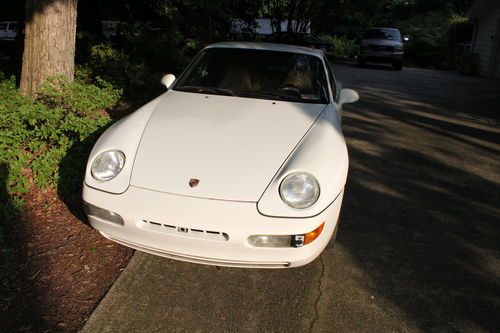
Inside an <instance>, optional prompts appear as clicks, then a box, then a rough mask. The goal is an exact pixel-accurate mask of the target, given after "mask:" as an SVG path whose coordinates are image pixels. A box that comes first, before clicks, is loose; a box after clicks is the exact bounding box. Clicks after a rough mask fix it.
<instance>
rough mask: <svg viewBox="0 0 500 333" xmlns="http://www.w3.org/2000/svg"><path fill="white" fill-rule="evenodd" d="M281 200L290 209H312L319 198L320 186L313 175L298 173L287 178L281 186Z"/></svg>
mask: <svg viewBox="0 0 500 333" xmlns="http://www.w3.org/2000/svg"><path fill="white" fill-rule="evenodd" d="M280 195H281V199H282V200H283V201H284V202H285V203H286V204H287V205H288V206H290V207H293V208H307V207H311V206H312V205H313V204H314V203H315V202H316V201H317V200H318V197H319V184H318V181H317V180H316V178H314V176H313V175H311V174H308V173H304V172H298V173H292V174H290V175H288V176H286V178H285V179H283V181H282V182H281V185H280Z"/></svg>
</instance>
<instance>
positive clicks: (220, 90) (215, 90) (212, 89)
mask: <svg viewBox="0 0 500 333" xmlns="http://www.w3.org/2000/svg"><path fill="white" fill-rule="evenodd" d="M175 90H179V91H192V92H197V93H207V94H216V95H226V96H236V95H235V94H234V92H233V91H232V90H229V89H224V88H215V87H204V86H182V87H176V88H175Z"/></svg>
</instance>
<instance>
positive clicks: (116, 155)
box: [91, 150, 125, 181]
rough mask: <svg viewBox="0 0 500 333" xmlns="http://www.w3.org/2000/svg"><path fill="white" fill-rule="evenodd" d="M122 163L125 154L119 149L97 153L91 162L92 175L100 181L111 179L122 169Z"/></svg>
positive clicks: (123, 162)
mask: <svg viewBox="0 0 500 333" xmlns="http://www.w3.org/2000/svg"><path fill="white" fill-rule="evenodd" d="M124 164H125V155H124V154H123V153H122V152H121V151H117V150H108V151H105V152H104V153H101V154H99V155H98V156H97V157H96V158H95V159H94V161H93V162H92V166H91V173H92V177H94V178H95V179H97V180H100V181H108V180H111V179H113V178H115V177H116V176H117V175H118V174H119V173H120V171H122V169H123V165H124Z"/></svg>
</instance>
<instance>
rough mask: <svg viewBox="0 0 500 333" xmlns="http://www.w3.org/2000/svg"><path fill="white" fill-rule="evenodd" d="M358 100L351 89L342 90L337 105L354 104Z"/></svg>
mask: <svg viewBox="0 0 500 333" xmlns="http://www.w3.org/2000/svg"><path fill="white" fill-rule="evenodd" d="M358 100H359V95H358V93H357V92H355V91H354V90H352V89H342V90H341V91H340V97H339V104H340V105H342V104H347V103H354V102H357V101H358Z"/></svg>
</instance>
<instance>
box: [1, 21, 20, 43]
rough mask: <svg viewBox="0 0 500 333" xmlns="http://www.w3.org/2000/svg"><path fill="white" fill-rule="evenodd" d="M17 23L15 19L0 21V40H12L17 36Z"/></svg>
mask: <svg viewBox="0 0 500 333" xmlns="http://www.w3.org/2000/svg"><path fill="white" fill-rule="evenodd" d="M18 28H19V25H18V23H17V22H16V21H1V22H0V40H14V39H15V38H16V36H17V30H18Z"/></svg>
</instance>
